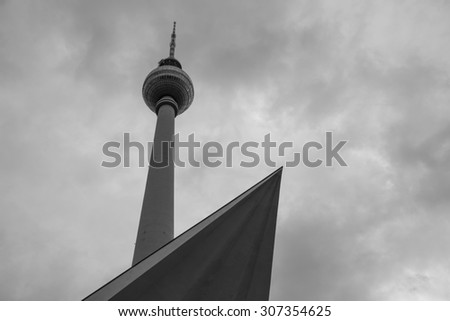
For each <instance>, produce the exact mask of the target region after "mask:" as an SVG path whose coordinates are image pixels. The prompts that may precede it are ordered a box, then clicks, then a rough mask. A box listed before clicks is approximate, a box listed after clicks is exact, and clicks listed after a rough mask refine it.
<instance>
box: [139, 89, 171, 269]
mask: <svg viewBox="0 0 450 321" xmlns="http://www.w3.org/2000/svg"><path fill="white" fill-rule="evenodd" d="M176 108H177V104H176V102H175V101H174V100H173V99H172V98H170V97H163V98H162V99H160V100H159V101H158V103H157V111H158V112H157V113H158V120H157V122H156V130H155V138H154V141H153V149H152V155H151V157H150V166H149V169H148V176H147V185H146V187H145V194H144V201H143V204H142V211H141V217H140V221H139V228H138V233H137V238H136V247H135V249H134V256H133V265H134V264H136V263H138V262H139V261H141V260H142V259H143V258H145V257H146V256H148V255H149V254H151V253H153V252H154V251H156V250H157V249H159V248H160V247H161V246H163V245H165V244H167V243H168V242H170V241H171V240H172V239H173V236H174V164H173V150H172V148H169V146H170V145H171V143H172V142H173V135H174V125H175V110H176Z"/></svg>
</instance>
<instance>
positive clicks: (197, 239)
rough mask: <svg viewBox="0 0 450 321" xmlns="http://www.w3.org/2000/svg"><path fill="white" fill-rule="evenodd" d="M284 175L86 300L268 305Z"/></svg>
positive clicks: (240, 198)
mask: <svg viewBox="0 0 450 321" xmlns="http://www.w3.org/2000/svg"><path fill="white" fill-rule="evenodd" d="M281 172H282V168H280V169H278V170H276V171H275V172H273V173H272V174H271V175H269V176H268V177H266V178H265V179H263V180H262V181H260V182H259V183H257V184H256V185H254V186H253V187H252V188H250V189H249V190H247V191H246V192H244V193H243V194H241V195H239V196H238V197H236V198H235V199H234V200H232V201H231V202H229V203H228V204H226V205H225V206H223V207H222V208H220V209H219V210H217V211H216V212H214V213H213V214H211V215H210V216H208V217H207V218H205V219H204V220H203V221H201V222H200V223H198V224H197V225H195V226H193V227H192V228H190V229H189V230H187V231H186V232H185V233H183V234H181V235H180V236H178V237H177V238H175V239H174V240H173V241H171V242H169V243H168V244H166V245H165V246H163V247H162V248H160V249H159V250H157V251H156V252H154V253H153V254H151V255H149V256H148V257H146V258H145V259H143V260H142V261H140V262H139V263H137V264H136V265H134V266H132V267H131V268H130V269H128V270H127V271H125V272H124V273H122V274H121V275H119V276H118V277H116V278H115V279H113V280H112V281H110V282H109V283H107V284H106V285H104V286H103V287H101V288H100V289H98V290H97V291H95V292H94V293H92V294H91V295H89V296H88V297H87V298H85V299H84V300H89V301H90V300H92V301H96V300H121V301H126V300H133V301H138V300H158V301H162V300H172V301H176V300H191V301H195V300H268V299H269V290H270V278H271V271H272V257H273V249H274V239H275V227H276V219H277V209H278V197H279V190H280V182H281Z"/></svg>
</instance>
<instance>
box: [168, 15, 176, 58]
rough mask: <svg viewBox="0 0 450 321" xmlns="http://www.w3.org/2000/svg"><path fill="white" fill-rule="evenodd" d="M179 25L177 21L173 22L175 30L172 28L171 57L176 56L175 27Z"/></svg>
mask: <svg viewBox="0 0 450 321" xmlns="http://www.w3.org/2000/svg"><path fill="white" fill-rule="evenodd" d="M176 26H177V22H176V21H174V22H173V30H172V37H171V40H170V55H169V57H170V58H174V57H175V38H176V37H177V35H176V34H175V27H176Z"/></svg>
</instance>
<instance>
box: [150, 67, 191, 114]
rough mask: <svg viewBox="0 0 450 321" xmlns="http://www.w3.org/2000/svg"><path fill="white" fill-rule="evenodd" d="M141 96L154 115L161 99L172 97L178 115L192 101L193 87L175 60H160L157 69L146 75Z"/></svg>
mask: <svg viewBox="0 0 450 321" xmlns="http://www.w3.org/2000/svg"><path fill="white" fill-rule="evenodd" d="M178 65H179V66H180V67H178ZM142 96H143V97H144V101H145V103H146V104H147V106H148V107H149V108H150V109H151V110H152V111H154V112H155V113H158V106H157V105H158V104H157V103H158V101H159V100H160V99H161V98H163V97H165V96H169V97H172V98H173V99H174V100H175V101H176V103H177V105H178V107H177V108H176V114H177V115H180V114H181V113H183V112H184V111H185V110H186V109H188V108H189V106H190V105H191V104H192V101H193V100H194V85H193V84H192V80H191V78H190V77H189V76H188V74H187V73H186V72H184V71H183V70H182V69H181V64H180V63H179V62H178V61H177V60H176V59H174V58H166V59H163V60H161V62H160V63H159V67H158V68H155V69H153V70H152V71H151V72H150V73H149V74H148V76H147V78H146V79H145V81H144V86H143V87H142Z"/></svg>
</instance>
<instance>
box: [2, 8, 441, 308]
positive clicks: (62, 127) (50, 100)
mask: <svg viewBox="0 0 450 321" xmlns="http://www.w3.org/2000/svg"><path fill="white" fill-rule="evenodd" d="M449 9H450V8H449V5H448V3H446V2H443V1H441V2H439V1H436V2H433V3H429V2H423V1H405V2H403V1H396V2H392V1H376V2H375V1H339V2H338V3H337V2H335V1H284V2H282V3H278V2H274V1H245V2H244V3H243V2H242V1H226V2H225V1H221V2H219V1H206V0H204V1H200V0H197V1H164V2H163V1H133V2H125V1H77V2H75V1H45V2H44V1H20V2H19V1H2V2H0V43H1V44H2V45H1V49H0V107H1V117H0V131H1V137H2V157H1V160H0V162H1V167H0V175H1V180H0V190H1V194H2V198H1V201H0V209H1V216H0V241H1V242H0V258H1V262H2V264H1V265H0V278H1V284H2V287H1V289H0V299H2V300H79V299H81V298H83V297H84V296H86V295H87V294H88V293H90V292H91V291H93V290H95V289H96V288H97V287H99V286H101V285H102V284H103V283H104V282H106V281H108V280H109V279H111V278H112V277H114V276H115V275H116V274H118V273H120V272H121V271H122V270H123V269H125V268H127V267H128V266H129V264H130V263H131V255H132V252H133V247H134V239H135V235H136V234H135V233H136V229H137V223H138V216H139V212H140V207H141V202H142V195H143V192H144V185H145V178H146V169H144V168H142V169H141V168H137V167H133V168H116V169H106V168H102V167H101V166H100V164H101V162H102V160H103V155H102V153H101V151H102V145H103V143H104V142H106V141H110V140H118V141H120V140H121V139H122V135H123V133H124V132H129V133H131V137H132V138H133V139H135V140H137V141H141V142H147V141H149V140H151V139H152V136H153V131H154V126H155V117H154V115H152V114H151V113H150V112H149V110H148V109H147V108H146V107H145V105H144V103H143V101H142V99H141V93H140V91H141V86H142V82H143V80H144V78H145V76H146V74H147V73H148V72H149V71H150V70H151V69H153V68H154V67H155V66H156V63H157V62H158V60H159V59H161V58H163V57H165V56H167V55H168V50H169V46H168V43H169V40H170V38H169V37H170V32H171V24H172V21H174V20H176V21H177V26H178V32H177V49H176V56H177V57H178V58H179V59H180V61H181V63H182V64H183V69H184V70H185V71H187V72H188V73H189V75H190V76H191V78H192V79H193V81H194V86H195V90H196V97H195V100H194V104H193V105H192V107H191V108H190V110H189V111H187V112H186V113H185V114H183V115H182V116H181V117H179V118H177V124H176V127H177V131H178V132H179V133H180V136H181V137H187V135H189V134H190V133H195V136H196V138H197V139H199V140H200V141H204V142H206V141H211V140H217V141H220V142H224V143H227V142H231V141H235V140H238V141H241V142H244V141H249V140H254V141H258V142H260V141H262V139H263V137H264V135H265V134H266V133H269V132H270V133H271V135H272V137H273V138H274V139H276V140H277V141H278V142H279V143H280V142H283V141H292V142H294V146H296V147H301V146H302V145H303V144H304V143H305V142H307V141H310V140H318V141H320V142H324V139H325V132H326V131H333V133H334V135H335V137H336V139H337V140H339V139H343V140H348V141H349V142H348V143H347V145H346V146H345V148H344V149H343V150H342V156H343V157H344V159H345V160H346V162H347V163H348V164H349V166H348V167H337V166H333V167H319V168H315V169H312V168H305V167H302V166H299V167H296V168H286V169H285V171H284V174H283V175H284V176H283V182H282V191H281V199H280V208H279V221H278V228H277V239H276V250H275V262H274V269H273V281H272V292H271V298H272V299H273V300H316V299H317V300H328V299H329V300H366V299H368V300H431V299H436V300H437V299H439V300H448V299H450V290H449V289H450V277H449V276H448V273H447V271H448V270H449V269H450V262H449V259H448V257H449V255H448V245H447V244H449V243H450V242H449V241H450V237H449V235H450V233H449V230H450V219H449V217H448V213H449V209H450V203H449V197H448V195H450V129H449V128H450V112H449V109H448V106H449V103H450V91H449V85H450V80H449V72H450V63H449V60H448V57H449V56H450V43H449V42H448V33H449V31H450V22H448V19H447V12H448V10H449ZM276 160H277V165H283V163H284V162H285V161H286V158H283V157H278V158H276ZM272 170H273V168H269V167H268V166H265V165H263V164H262V165H261V166H258V167H257V168H253V169H245V168H240V167H238V166H234V167H233V168H223V167H220V168H216V169H212V168H206V167H201V168H190V167H188V168H177V169H176V224H177V225H176V232H177V233H181V232H182V231H184V230H185V229H186V228H188V227H189V226H191V225H193V224H195V223H196V222H197V221H198V220H200V219H202V218H203V217H205V216H207V215H208V214H210V213H211V212H212V211H214V210H215V209H216V208H217V207H219V206H221V205H223V204H224V203H226V202H228V201H229V200H230V199H231V198H233V197H235V196H237V195H238V194H239V193H240V192H242V191H244V190H245V189H247V188H248V187H250V186H251V185H252V184H254V183H256V182H257V181H258V180H260V179H261V178H263V177H264V176H265V175H267V174H268V173H270V172H271V171H272Z"/></svg>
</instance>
